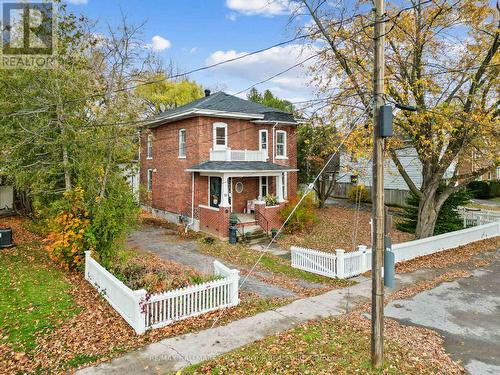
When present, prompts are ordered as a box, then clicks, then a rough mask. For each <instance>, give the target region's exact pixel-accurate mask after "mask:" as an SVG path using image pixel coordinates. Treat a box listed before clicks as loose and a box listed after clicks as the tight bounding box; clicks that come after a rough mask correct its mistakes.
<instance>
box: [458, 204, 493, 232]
mask: <svg viewBox="0 0 500 375" xmlns="http://www.w3.org/2000/svg"><path fill="white" fill-rule="evenodd" d="M458 212H459V213H460V216H461V217H462V219H463V220H464V228H468V227H473V226H477V225H483V224H488V223H494V222H496V221H500V212H498V211H488V210H479V209H471V208H467V207H460V208H459V209H458Z"/></svg>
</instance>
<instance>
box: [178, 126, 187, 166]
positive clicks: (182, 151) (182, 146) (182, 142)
mask: <svg viewBox="0 0 500 375" xmlns="http://www.w3.org/2000/svg"><path fill="white" fill-rule="evenodd" d="M185 157H186V129H181V130H179V158H181V159H183V158H185Z"/></svg>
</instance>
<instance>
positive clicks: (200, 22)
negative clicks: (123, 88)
mask: <svg viewBox="0 0 500 375" xmlns="http://www.w3.org/2000/svg"><path fill="white" fill-rule="evenodd" d="M66 2H67V3H68V7H69V9H70V10H71V11H73V12H75V13H77V14H80V13H81V14H84V15H86V16H88V17H89V18H91V19H93V20H95V21H97V24H98V27H101V28H103V29H104V28H105V27H106V26H107V25H108V24H110V25H111V26H113V25H116V24H117V23H118V22H119V19H120V17H121V13H123V14H125V15H126V16H127V19H128V20H129V22H131V23H133V24H139V23H142V22H145V26H144V29H143V35H142V38H143V39H144V41H145V43H146V45H145V48H149V49H151V50H152V51H154V52H156V53H157V54H158V55H159V56H160V57H162V58H163V59H164V60H165V61H168V60H170V59H172V60H173V62H174V63H175V64H176V65H177V66H179V69H180V70H181V71H188V70H191V69H194V68H198V67H200V66H204V65H207V64H213V63H217V62H220V61H223V60H226V59H229V58H233V57H237V56H241V55H242V54H244V53H246V52H251V51H255V50H259V49H261V48H265V47H268V46H270V45H273V44H276V43H279V42H282V41H284V40H288V39H291V38H293V36H294V35H295V28H294V27H292V26H290V25H288V21H289V15H290V9H291V8H290V4H289V2H288V0H183V1H163V0H105V1H103V0H66ZM301 21H303V23H306V22H307V20H306V19H304V20H301ZM312 54H314V50H313V49H312V48H308V47H304V46H303V45H300V44H288V45H284V46H280V47H276V48H273V49H271V50H268V51H265V52H263V53H261V54H258V55H253V56H251V57H248V58H244V59H241V60H238V61H235V62H233V63H229V64H225V65H222V66H219V67H217V68H215V69H211V70H208V71H204V72H200V73H196V74H194V75H192V76H191V77H190V78H191V79H195V80H196V81H198V82H199V83H200V84H202V85H203V86H204V87H205V88H209V89H220V88H222V89H223V90H224V91H226V92H228V93H237V92H239V91H241V90H244V89H246V88H248V87H249V86H251V85H253V84H255V83H256V82H259V81H262V80H265V79H268V78H269V77H271V76H273V75H275V74H276V73H278V72H281V71H283V70H285V69H288V68H290V67H291V66H293V65H295V64H297V63H298V62H301V61H303V60H305V59H307V58H308V57H310V56H311V55H312ZM311 61H312V60H309V61H308V62H306V63H305V64H304V65H305V66H304V67H296V68H293V69H291V70H290V71H289V72H287V73H285V74H283V75H280V76H279V77H276V78H274V79H272V80H271V81H269V82H266V83H265V84H261V85H259V86H257V88H258V89H259V90H264V89H271V90H272V91H273V92H274V93H275V94H276V95H278V96H279V97H282V98H286V99H289V100H292V101H301V100H306V99H310V98H311V97H313V95H314V92H313V90H312V89H311V87H310V85H309V78H308V77H307V67H308V64H310V63H311ZM239 95H240V96H243V95H244V93H243V94H239Z"/></svg>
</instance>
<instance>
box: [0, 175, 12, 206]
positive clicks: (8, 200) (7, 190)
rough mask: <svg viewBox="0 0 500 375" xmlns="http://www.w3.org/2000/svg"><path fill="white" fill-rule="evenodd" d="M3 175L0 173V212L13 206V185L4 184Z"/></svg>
mask: <svg viewBox="0 0 500 375" xmlns="http://www.w3.org/2000/svg"><path fill="white" fill-rule="evenodd" d="M4 180H5V177H2V176H1V175H0V213H2V212H4V211H9V210H12V208H13V206H14V187H13V186H11V185H5V184H4V183H5V182H4Z"/></svg>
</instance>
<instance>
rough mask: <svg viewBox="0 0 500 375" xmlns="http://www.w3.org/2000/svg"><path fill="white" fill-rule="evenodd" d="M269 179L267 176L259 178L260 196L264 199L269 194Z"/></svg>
mask: <svg viewBox="0 0 500 375" xmlns="http://www.w3.org/2000/svg"><path fill="white" fill-rule="evenodd" d="M268 186H269V179H268V177H267V176H260V178H259V196H260V197H261V198H262V199H264V197H265V196H266V195H267V194H269V192H268V191H269V189H268Z"/></svg>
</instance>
